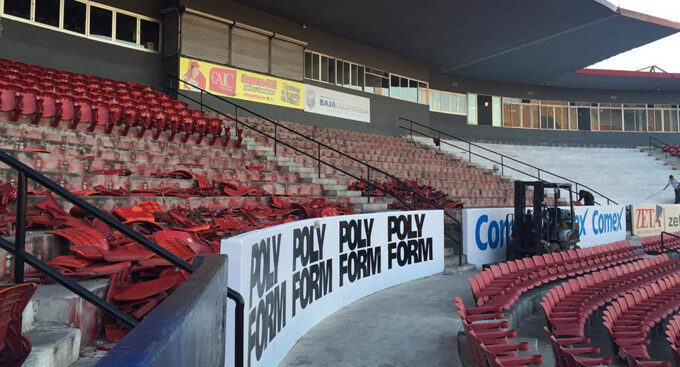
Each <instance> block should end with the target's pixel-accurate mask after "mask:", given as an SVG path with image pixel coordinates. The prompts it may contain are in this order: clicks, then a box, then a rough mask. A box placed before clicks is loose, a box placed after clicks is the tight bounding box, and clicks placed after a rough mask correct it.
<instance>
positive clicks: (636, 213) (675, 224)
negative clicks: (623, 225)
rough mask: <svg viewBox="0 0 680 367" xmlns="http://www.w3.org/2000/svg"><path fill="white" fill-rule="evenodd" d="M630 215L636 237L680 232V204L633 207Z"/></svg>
mask: <svg viewBox="0 0 680 367" xmlns="http://www.w3.org/2000/svg"><path fill="white" fill-rule="evenodd" d="M630 215H631V224H632V227H633V228H632V232H633V234H634V235H636V236H653V235H658V234H661V232H663V231H666V232H671V233H673V232H678V231H680V204H659V205H632V206H631V209H630Z"/></svg>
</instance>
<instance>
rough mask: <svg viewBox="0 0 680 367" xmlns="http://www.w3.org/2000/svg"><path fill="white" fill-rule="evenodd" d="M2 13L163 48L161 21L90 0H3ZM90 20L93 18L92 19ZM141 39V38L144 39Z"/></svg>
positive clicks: (122, 42) (92, 35) (110, 39)
mask: <svg viewBox="0 0 680 367" xmlns="http://www.w3.org/2000/svg"><path fill="white" fill-rule="evenodd" d="M0 4H3V5H0V7H1V9H0V11H1V13H0V15H2V16H9V17H11V18H12V19H15V20H18V21H21V22H26V23H32V24H36V25H41V26H44V25H47V26H50V27H54V29H55V30H59V31H64V32H66V33H69V34H73V35H79V36H82V37H87V38H91V39H95V40H98V41H102V42H107V43H112V42H114V43H116V44H118V45H123V46H126V47H131V48H136V49H142V50H148V51H152V52H158V51H160V37H161V36H160V34H161V25H160V22H159V21H157V20H155V19H151V18H146V17H144V16H141V15H136V14H132V13H128V12H126V11H122V10H118V9H115V8H112V7H109V6H108V5H101V4H97V3H95V2H92V1H87V0H0ZM88 19H89V21H88ZM140 38H141V40H140Z"/></svg>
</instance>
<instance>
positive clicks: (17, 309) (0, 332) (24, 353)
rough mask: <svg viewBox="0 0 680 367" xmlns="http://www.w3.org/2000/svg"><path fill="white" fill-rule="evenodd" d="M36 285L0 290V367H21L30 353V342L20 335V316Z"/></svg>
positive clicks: (27, 284) (23, 285) (21, 285)
mask: <svg viewBox="0 0 680 367" xmlns="http://www.w3.org/2000/svg"><path fill="white" fill-rule="evenodd" d="M35 289H36V285H35V284H33V283H25V284H20V285H15V286H9V287H4V288H0V365H1V366H6V367H19V366H21V365H22V364H23V363H24V361H25V360H26V358H27V357H28V355H29V354H30V353H31V342H30V341H29V340H28V339H27V338H26V337H24V336H22V335H21V314H22V312H23V311H24V308H26V305H27V304H28V301H29V300H30V299H31V297H32V296H33V293H34V292H35Z"/></svg>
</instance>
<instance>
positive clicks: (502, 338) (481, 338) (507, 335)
mask: <svg viewBox="0 0 680 367" xmlns="http://www.w3.org/2000/svg"><path fill="white" fill-rule="evenodd" d="M454 302H455V304H456V308H457V312H458V316H460V319H461V322H462V324H463V328H464V329H465V334H466V336H467V340H468V343H469V347H470V352H471V353H472V357H473V359H474V360H475V364H476V365H477V367H509V366H528V365H542V364H543V357H542V356H541V355H528V356H521V355H519V354H518V353H517V352H525V351H528V350H529V344H528V343H527V342H519V343H518V342H513V341H512V340H511V338H515V337H517V332H516V331H515V330H508V329H507V327H508V326H509V323H508V322H507V321H505V320H502V319H503V313H502V312H501V311H502V310H501V308H500V307H497V306H483V307H474V308H466V307H465V304H464V303H463V300H462V299H461V298H460V297H454ZM499 320H500V321H499Z"/></svg>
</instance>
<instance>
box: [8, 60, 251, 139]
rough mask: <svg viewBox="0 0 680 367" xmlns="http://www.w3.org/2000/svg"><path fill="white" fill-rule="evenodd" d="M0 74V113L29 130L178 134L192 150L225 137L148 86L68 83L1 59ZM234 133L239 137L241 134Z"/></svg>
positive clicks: (224, 131) (209, 121)
mask: <svg viewBox="0 0 680 367" xmlns="http://www.w3.org/2000/svg"><path fill="white" fill-rule="evenodd" d="M0 71H2V73H0V112H5V113H9V114H10V115H11V117H10V118H11V120H13V121H16V120H17V119H18V118H19V116H21V115H24V116H30V118H31V121H32V122H33V123H34V124H37V123H39V122H40V120H41V119H48V120H49V121H50V125H51V126H53V127H57V126H59V125H60V123H61V122H62V121H70V123H69V124H68V127H69V128H70V129H77V128H78V125H80V124H84V125H87V126H88V127H87V130H88V131H94V130H95V129H96V128H97V127H98V126H102V127H103V130H104V132H105V133H107V134H111V133H112V131H113V129H114V127H115V126H121V127H122V129H121V132H120V135H123V136H127V135H128V133H129V131H130V129H131V128H136V129H137V134H136V136H137V137H138V138H142V137H143V136H144V135H145V133H146V131H148V130H154V133H153V135H152V137H153V138H154V139H158V138H159V137H160V136H161V134H162V133H163V132H164V131H167V132H168V133H169V137H168V140H169V141H172V140H173V139H174V138H175V136H176V135H177V134H178V133H180V134H182V133H183V134H184V136H183V137H182V139H181V140H182V142H184V143H186V142H187V141H188V139H189V137H191V136H192V135H194V134H196V135H197V137H196V138H195V142H196V143H197V144H200V143H201V142H202V140H203V138H204V137H205V136H208V135H211V136H212V139H210V145H214V144H216V143H217V142H218V141H219V139H220V137H222V136H226V137H228V136H229V133H230V131H229V130H230V128H229V127H227V126H225V124H224V122H223V121H222V120H220V119H218V118H212V117H209V116H207V115H205V114H204V112H203V111H201V110H195V109H191V108H189V107H188V106H187V104H186V103H184V102H181V101H177V100H173V99H172V97H170V96H168V95H167V94H164V93H158V92H156V91H155V90H154V89H153V87H151V86H141V85H138V84H135V83H126V82H117V81H111V80H108V79H103V78H97V77H93V76H82V77H80V79H69V78H71V76H72V75H77V74H73V73H68V74H65V75H67V76H66V77H61V76H59V75H60V73H67V72H64V71H61V70H58V71H56V70H55V69H49V68H43V67H40V66H35V65H26V64H21V63H17V62H14V61H10V60H4V59H0ZM54 73H57V78H61V79H46V78H48V77H49V78H52V75H54ZM36 74H41V75H43V76H42V77H38V76H36ZM45 75H47V76H45ZM238 130H239V131H238V133H239V134H238V136H239V137H240V136H241V134H242V130H241V129H238ZM227 143H228V138H227V139H224V140H222V144H223V145H226V144H227Z"/></svg>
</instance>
